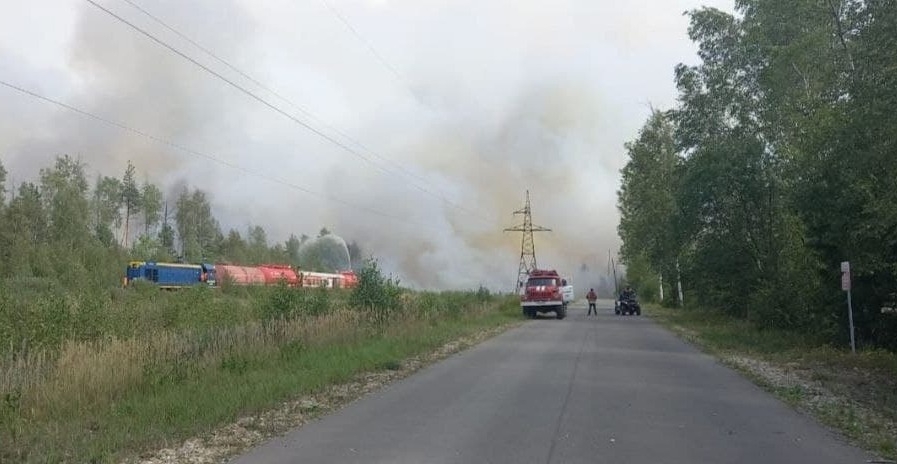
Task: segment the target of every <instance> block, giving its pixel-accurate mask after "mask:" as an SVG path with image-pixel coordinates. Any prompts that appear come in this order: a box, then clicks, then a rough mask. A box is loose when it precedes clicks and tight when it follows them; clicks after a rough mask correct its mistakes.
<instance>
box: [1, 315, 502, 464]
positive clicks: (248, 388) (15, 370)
mask: <svg viewBox="0 0 897 464" xmlns="http://www.w3.org/2000/svg"><path fill="white" fill-rule="evenodd" d="M417 303H418V302H416V301H410V302H408V303H407V307H406V310H404V311H401V312H398V313H396V314H394V315H393V316H392V319H391V320H390V321H389V322H388V324H386V325H378V324H376V323H373V322H371V321H370V320H369V317H368V315H367V314H366V313H365V312H363V311H355V310H352V309H350V308H348V307H346V306H345V305H344V304H343V305H339V306H338V307H335V308H332V309H331V311H330V312H328V313H326V314H324V315H321V316H316V317H311V316H303V317H298V318H293V319H276V320H272V321H267V322H262V321H251V322H247V323H244V324H240V325H236V326H228V327H218V328H206V329H201V330H158V331H155V332H153V333H147V334H144V335H141V336H136V337H132V338H127V339H118V338H106V339H102V340H95V341H87V342H76V341H67V342H65V343H63V344H62V345H61V346H60V347H59V349H58V350H38V351H34V352H31V353H27V354H25V355H21V356H15V357H14V356H11V355H9V356H7V358H6V359H5V360H3V362H2V363H0V400H2V402H0V462H5V461H6V460H11V461H16V462H19V461H25V462H32V461H34V462H37V461H40V462H84V461H93V462H106V461H111V460H112V459H113V458H114V457H115V456H118V455H120V454H121V453H122V452H126V451H128V450H134V449H146V448H151V447H154V446H155V444H157V443H160V442H167V441H168V440H169V439H178V438H181V437H185V436H192V435H194V434H195V433H196V432H201V431H203V430H208V429H209V428H211V427H215V426H216V425H217V424H221V423H222V422H223V421H224V422H229V421H230V420H231V419H233V418H235V417H237V416H238V415H240V414H241V413H245V412H246V411H253V410H260V409H265V408H266V407H267V406H269V405H271V404H273V403H276V402H278V401H282V400H284V399H285V398H289V397H290V396H291V395H293V394H295V393H297V392H303V391H305V392H310V391H317V390H320V389H321V388H323V387H325V386H326V385H331V384H333V383H338V382H341V381H346V380H348V379H349V378H351V376H352V375H356V374H357V373H358V372H363V371H368V370H371V369H377V368H387V369H388V368H389V367H390V366H392V365H396V363H398V362H400V361H401V360H402V358H403V357H404V356H407V355H409V354H413V353H418V352H420V350H422V349H431V348H433V346H434V344H436V343H443V342H445V341H447V340H448V339H449V338H451V337H452V336H455V335H459V334H464V333H466V332H465V331H468V330H472V329H476V328H480V327H481V326H482V325H483V324H486V325H488V324H494V323H496V321H499V320H503V321H507V319H508V317H509V316H508V314H516V313H515V312H505V313H500V312H499V311H498V308H499V307H501V306H503V305H504V306H507V302H505V301H504V300H492V301H489V302H479V301H474V300H470V299H468V300H467V301H460V300H459V301H458V303H459V304H463V307H458V308H456V309H457V310H456V311H454V310H453V311H450V312H447V311H431V310H429V308H427V307H426V305H418V304H417ZM499 315H500V316H499ZM184 406H187V407H184Z"/></svg>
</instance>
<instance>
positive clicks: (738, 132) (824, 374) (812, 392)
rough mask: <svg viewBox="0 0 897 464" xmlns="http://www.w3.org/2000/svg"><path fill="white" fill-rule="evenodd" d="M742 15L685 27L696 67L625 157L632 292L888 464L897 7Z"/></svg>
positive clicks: (896, 229) (824, 6) (784, 6)
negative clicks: (845, 274)
mask: <svg viewBox="0 0 897 464" xmlns="http://www.w3.org/2000/svg"><path fill="white" fill-rule="evenodd" d="M735 3H736V12H735V14H729V13H725V12H722V11H720V10H717V9H713V8H701V9H697V10H693V11H691V12H689V13H688V15H689V17H690V27H689V30H688V34H689V36H690V38H691V39H692V40H693V41H694V42H695V44H696V45H697V47H698V50H699V52H698V56H699V62H698V63H697V64H695V65H684V64H680V65H678V66H676V68H675V70H674V76H675V84H676V87H677V89H678V94H679V95H678V103H677V105H676V106H675V107H674V108H672V109H668V110H663V111H661V110H655V111H652V114H651V115H650V116H649V117H648V120H647V121H646V122H645V124H644V126H643V127H642V128H641V130H640V132H639V133H638V135H637V136H636V137H635V138H634V139H633V140H632V141H631V142H630V143H628V144H627V145H626V149H627V152H628V158H629V159H628V162H627V164H626V165H625V167H624V168H623V170H622V184H621V188H620V191H619V192H618V207H619V209H620V212H621V221H620V225H619V234H620V237H621V238H622V240H623V246H622V248H621V250H620V254H621V258H622V261H623V262H624V263H625V264H626V267H627V269H626V274H627V279H628V281H629V283H630V284H632V285H633V286H634V287H635V288H636V289H637V290H638V291H639V293H640V294H641V296H642V299H643V300H645V301H655V302H657V303H659V304H660V305H662V306H663V307H665V308H677V309H663V308H654V309H653V310H652V313H653V314H654V316H655V317H657V318H658V319H659V320H660V321H662V322H663V323H665V324H666V325H668V326H670V327H672V328H673V329H674V330H676V331H677V332H678V333H679V334H680V335H682V336H683V337H685V338H687V339H689V340H692V341H695V342H696V343H698V344H699V345H701V346H702V347H704V348H705V349H707V350H709V351H711V352H713V353H715V354H717V355H719V356H720V357H721V358H722V359H724V360H726V362H728V363H730V364H731V365H733V366H735V367H737V368H739V369H741V370H742V371H744V372H746V373H748V374H749V375H750V376H751V377H752V378H753V379H754V380H756V381H757V382H758V383H760V384H761V385H764V386H766V387H767V388H769V389H770V390H771V391H773V392H775V393H776V394H778V395H779V396H780V397H781V398H783V399H785V400H787V401H789V402H791V403H792V404H795V405H797V406H799V407H801V408H802V409H804V410H806V411H809V412H811V413H813V414H814V415H815V416H816V417H818V418H820V420H822V421H823V422H825V423H827V424H829V425H833V426H835V427H837V428H839V429H840V430H842V431H843V432H845V433H846V434H847V435H848V436H849V437H851V438H853V439H855V440H857V441H858V442H860V443H862V444H864V445H866V446H867V447H869V448H871V449H875V450H877V451H879V452H881V453H882V454H884V455H886V456H889V457H891V458H895V457H897V456H895V448H897V432H895V430H897V427H895V423H897V393H895V392H897V380H895V379H897V355H895V352H897V311H895V310H894V308H895V307H897V137H895V135H897V113H895V112H894V111H893V108H895V107H897V79H895V76H897V74H895V73H894V63H897V15H895V11H897V3H895V2H894V1H893V0H875V1H860V0H840V1H826V2H818V1H811V0H796V1H791V2H776V1H767V0H738V1H736V2H735ZM842 261H849V262H850V267H851V270H852V299H853V319H854V323H855V330H854V335H855V338H856V344H857V353H856V354H853V353H851V350H850V340H851V332H850V328H849V323H848V310H847V301H846V300H847V298H846V294H845V292H844V291H842V289H841V285H840V284H841V282H840V272H841V271H840V263H841V262H842ZM679 284H681V289H682V293H681V294H680V292H679V288H678V285H679ZM661 289H662V290H661ZM661 295H663V296H662V297H661ZM680 296H682V297H683V298H682V299H680Z"/></svg>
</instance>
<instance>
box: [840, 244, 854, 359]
mask: <svg viewBox="0 0 897 464" xmlns="http://www.w3.org/2000/svg"><path fill="white" fill-rule="evenodd" d="M850 283H851V282H850V262H849V261H844V262H842V263H841V290H844V291H845V292H847V317H848V320H849V321H850V351H851V352H852V353H856V352H857V346H856V341H855V340H854V336H853V303H852V302H851V301H850Z"/></svg>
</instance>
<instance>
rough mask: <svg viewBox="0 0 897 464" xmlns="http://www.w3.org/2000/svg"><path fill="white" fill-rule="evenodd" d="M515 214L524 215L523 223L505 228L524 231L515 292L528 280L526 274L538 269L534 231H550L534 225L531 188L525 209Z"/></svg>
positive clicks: (507, 230) (527, 193)
mask: <svg viewBox="0 0 897 464" xmlns="http://www.w3.org/2000/svg"><path fill="white" fill-rule="evenodd" d="M514 214H515V215H518V214H522V215H523V224H520V225H518V226H515V227H510V228H507V229H505V230H504V231H505V232H523V239H522V240H521V243H520V265H519V267H518V268H517V284H516V288H515V293H516V292H519V291H520V286H521V285H522V283H523V282H525V281H526V276H527V275H529V273H530V271H532V270H533V269H537V268H538V267H537V265H536V244H535V242H534V240H533V232H550V231H551V229H547V228H545V227H541V226H534V225H533V213H532V209H531V208H530V201H529V190H527V191H526V204H525V205H524V206H523V209H518V210H517V211H514Z"/></svg>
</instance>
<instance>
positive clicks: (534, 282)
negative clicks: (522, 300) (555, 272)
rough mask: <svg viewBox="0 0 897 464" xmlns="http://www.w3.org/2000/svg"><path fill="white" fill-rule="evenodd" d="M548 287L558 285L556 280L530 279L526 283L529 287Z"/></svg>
mask: <svg viewBox="0 0 897 464" xmlns="http://www.w3.org/2000/svg"><path fill="white" fill-rule="evenodd" d="M548 285H557V281H556V279H549V278H535V279H530V280H529V281H528V282H527V283H526V286H527V287H541V286H548Z"/></svg>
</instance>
